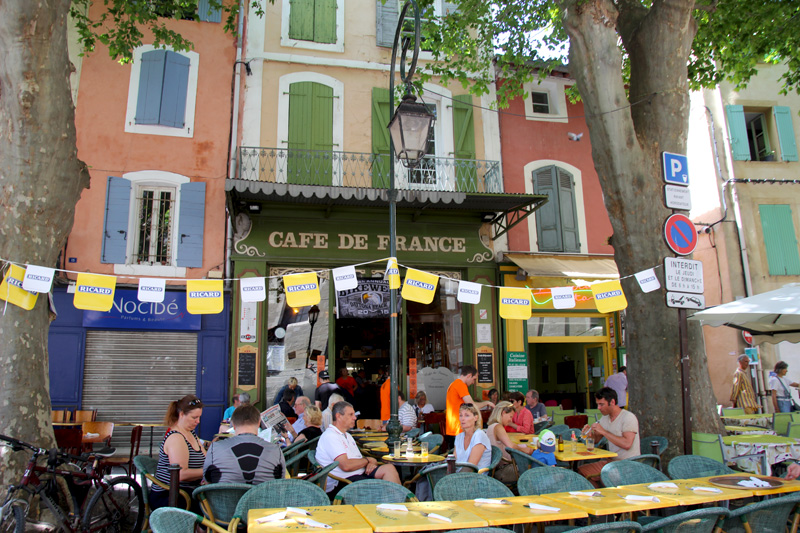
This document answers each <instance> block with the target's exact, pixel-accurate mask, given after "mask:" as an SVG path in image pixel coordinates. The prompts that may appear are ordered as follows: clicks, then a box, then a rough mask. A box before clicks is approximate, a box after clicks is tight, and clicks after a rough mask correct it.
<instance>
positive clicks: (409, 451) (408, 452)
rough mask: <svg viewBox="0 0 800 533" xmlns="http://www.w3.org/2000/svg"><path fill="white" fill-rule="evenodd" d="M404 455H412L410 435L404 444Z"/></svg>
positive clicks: (412, 447)
mask: <svg viewBox="0 0 800 533" xmlns="http://www.w3.org/2000/svg"><path fill="white" fill-rule="evenodd" d="M406 457H414V446H413V445H412V444H411V437H408V443H407V444H406Z"/></svg>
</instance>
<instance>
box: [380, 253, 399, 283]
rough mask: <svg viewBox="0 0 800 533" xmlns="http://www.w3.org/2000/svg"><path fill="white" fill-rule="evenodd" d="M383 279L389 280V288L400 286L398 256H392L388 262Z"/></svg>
mask: <svg viewBox="0 0 800 533" xmlns="http://www.w3.org/2000/svg"><path fill="white" fill-rule="evenodd" d="M383 279H384V280H386V281H388V282H389V289H399V288H400V269H399V268H397V258H396V257H390V258H389V261H387V262H386V272H385V273H384V275H383Z"/></svg>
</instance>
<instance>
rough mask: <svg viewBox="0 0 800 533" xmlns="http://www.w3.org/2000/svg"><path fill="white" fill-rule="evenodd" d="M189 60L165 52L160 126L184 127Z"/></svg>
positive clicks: (173, 53)
mask: <svg viewBox="0 0 800 533" xmlns="http://www.w3.org/2000/svg"><path fill="white" fill-rule="evenodd" d="M189 64H190V60H189V58H188V57H186V56H182V55H180V54H177V53H175V52H167V62H166V65H165V67H164V87H163V89H162V91H161V115H160V117H159V121H158V123H159V124H161V125H162V126H171V127H173V128H183V127H184V126H185V125H186V90H187V89H188V87H189Z"/></svg>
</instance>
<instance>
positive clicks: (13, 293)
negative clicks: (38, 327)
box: [0, 264, 39, 311]
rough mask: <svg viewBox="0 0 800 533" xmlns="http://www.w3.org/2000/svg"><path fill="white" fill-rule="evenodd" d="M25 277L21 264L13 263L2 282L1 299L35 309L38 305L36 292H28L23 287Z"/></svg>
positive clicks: (27, 309)
mask: <svg viewBox="0 0 800 533" xmlns="http://www.w3.org/2000/svg"><path fill="white" fill-rule="evenodd" d="M24 277H25V269H24V268H22V267H21V266H18V265H14V264H11V265H10V266H9V268H8V271H7V272H6V277H5V278H3V283H2V284H0V300H5V301H7V302H8V303H10V304H14V305H16V306H17V307H21V308H23V309H25V310H26V311H30V310H31V309H33V306H34V305H36V298H37V297H38V296H39V295H38V294H36V293H33V292H28V291H26V290H25V289H23V288H22V279H23V278H24Z"/></svg>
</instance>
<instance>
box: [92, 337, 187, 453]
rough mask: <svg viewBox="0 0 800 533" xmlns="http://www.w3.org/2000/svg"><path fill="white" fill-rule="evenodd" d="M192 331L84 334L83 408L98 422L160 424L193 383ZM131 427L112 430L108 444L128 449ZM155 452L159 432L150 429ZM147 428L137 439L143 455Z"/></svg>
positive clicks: (146, 442)
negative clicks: (92, 410)
mask: <svg viewBox="0 0 800 533" xmlns="http://www.w3.org/2000/svg"><path fill="white" fill-rule="evenodd" d="M196 382H197V333H184V332H161V331H87V333H86V358H85V362H84V370H83V409H97V419H98V420H108V421H111V422H116V423H119V422H136V423H159V422H161V421H162V420H163V419H164V414H165V413H166V410H167V406H168V405H169V403H170V402H171V401H173V400H178V399H180V398H182V397H183V396H184V395H186V394H194V393H195V391H196V385H197V383H196ZM130 432H131V427H130V426H118V427H115V428H114V436H113V438H112V445H113V446H115V447H117V448H118V449H119V450H120V452H122V451H123V450H127V449H128V448H129V446H130ZM154 433H155V435H156V436H157V437H156V439H155V441H156V442H155V446H156V449H157V447H158V445H159V444H160V442H161V441H160V436H161V435H163V430H162V429H160V428H155V430H154ZM149 435H150V432H149V429H148V428H145V431H144V434H143V436H142V450H141V453H146V449H147V444H148V442H149Z"/></svg>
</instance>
